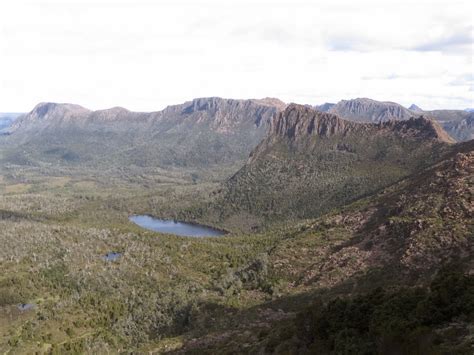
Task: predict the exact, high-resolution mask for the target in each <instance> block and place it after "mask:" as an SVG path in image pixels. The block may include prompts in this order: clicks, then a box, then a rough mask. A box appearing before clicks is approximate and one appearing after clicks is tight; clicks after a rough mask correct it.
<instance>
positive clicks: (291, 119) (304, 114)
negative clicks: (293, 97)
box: [270, 104, 357, 140]
mask: <svg viewBox="0 0 474 355" xmlns="http://www.w3.org/2000/svg"><path fill="white" fill-rule="evenodd" d="M356 126H357V124H355V123H352V122H348V121H345V120H343V119H341V118H339V117H338V116H336V115H334V114H331V113H325V112H321V111H317V110H314V109H312V108H310V107H307V106H303V105H297V104H290V105H289V106H288V107H287V108H286V109H285V111H283V112H281V113H280V114H278V115H277V116H276V117H275V119H274V120H273V122H272V125H271V129H270V134H271V135H274V136H279V137H286V138H290V139H293V140H297V139H299V138H302V137H306V136H321V137H329V136H333V135H337V134H345V133H346V132H347V130H350V129H352V128H355V127H356Z"/></svg>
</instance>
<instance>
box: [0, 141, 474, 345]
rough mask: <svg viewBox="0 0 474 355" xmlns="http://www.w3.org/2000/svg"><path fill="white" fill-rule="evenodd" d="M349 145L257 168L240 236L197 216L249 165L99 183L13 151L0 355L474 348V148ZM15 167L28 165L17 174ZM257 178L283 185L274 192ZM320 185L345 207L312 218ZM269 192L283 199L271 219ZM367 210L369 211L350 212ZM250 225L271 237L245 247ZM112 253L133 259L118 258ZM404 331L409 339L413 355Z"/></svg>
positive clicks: (134, 172) (3, 155)
mask: <svg viewBox="0 0 474 355" xmlns="http://www.w3.org/2000/svg"><path fill="white" fill-rule="evenodd" d="M4 143H5V142H4ZM336 143H340V142H335V141H333V140H331V139H327V140H325V141H324V142H323V143H318V144H317V145H315V146H314V147H313V148H314V150H313V151H312V155H311V157H312V158H314V160H315V161H316V162H317V163H312V162H311V159H310V157H308V156H304V155H299V153H298V154H295V155H291V157H294V158H295V159H294V160H293V162H290V163H286V164H277V163H274V162H268V164H267V163H264V164H262V165H260V164H258V167H259V168H258V169H256V170H253V169H254V168H253V167H251V168H244V169H243V170H242V171H241V172H239V173H238V175H237V177H240V176H242V174H244V175H245V172H248V171H250V172H252V173H253V172H255V171H256V172H258V174H256V175H255V176H256V177H255V179H254V180H252V179H250V177H249V179H250V180H251V181H255V182H258V186H255V187H254V189H253V190H251V193H249V194H236V195H235V196H237V197H236V198H235V199H229V200H228V202H229V201H230V202H231V203H234V204H235V205H236V206H237V205H239V206H245V204H244V202H245V201H244V200H245V199H246V198H247V197H258V199H255V200H253V201H250V206H253V207H252V208H249V209H247V215H245V214H241V215H239V214H236V216H235V219H234V220H223V219H219V218H216V215H212V214H208V212H209V210H207V209H205V208H203V207H202V206H204V207H206V208H207V207H209V206H211V205H212V204H213V203H216V201H219V198H221V197H222V195H221V193H223V192H225V189H226V188H228V186H227V187H226V186H224V188H223V185H222V184H221V183H220V181H222V180H224V179H225V178H226V175H227V174H228V172H229V171H230V169H231V167H232V166H234V167H235V165H237V164H238V162H236V161H235V162H233V163H232V164H231V165H227V163H226V164H224V165H213V164H211V165H209V166H207V167H206V168H199V167H194V166H190V167H184V166H180V167H173V168H172V167H166V168H160V167H156V166H147V165H143V166H140V165H134V164H130V165H126V166H117V165H116V162H117V161H113V160H111V161H110V162H109V163H108V164H109V165H105V166H103V167H96V166H95V165H94V164H88V163H84V161H82V160H79V161H76V162H74V163H70V164H69V163H64V161H62V160H59V161H56V162H54V160H48V159H45V160H42V159H39V160H38V159H36V158H35V156H34V155H30V153H31V152H28V151H27V152H26V153H25V152H22V151H15V150H13V149H12V148H11V147H6V146H5V145H3V146H1V149H0V161H1V163H2V164H1V165H0V190H1V193H2V198H1V199H0V244H1V246H2V248H0V268H1V270H2V273H1V275H0V351H1V352H3V353H61V354H62V353H84V352H86V353H106V352H110V353H115V352H151V353H160V352H167V351H177V352H180V351H181V352H189V353H193V352H194V353H206V352H208V353H216V352H219V353H226V352H228V353H235V352H240V353H258V352H271V351H275V352H285V351H286V352H296V351H305V350H306V351H315V350H319V351H321V352H331V351H333V352H336V353H340V352H349V351H356V350H357V351H358V352H364V351H365V352H369V353H370V352H377V351H378V352H384V350H385V349H389V347H390V346H392V345H393V346H394V347H398V348H399V349H402V350H401V351H403V350H406V349H413V348H416V347H417V346H418V347H419V349H422V350H425V349H428V350H430V351H431V350H433V351H438V350H439V351H440V352H450V351H464V350H465V349H468V347H469V346H470V343H469V342H470V341H471V340H470V339H472V333H473V328H472V318H470V317H472V292H473V285H472V282H473V281H472V276H469V271H470V270H471V266H470V265H471V262H472V250H473V245H474V243H473V242H474V241H473V239H472V236H473V235H474V224H473V221H474V218H473V213H474V211H473V210H472V200H473V199H472V194H473V184H474V181H473V177H474V172H473V166H474V155H473V154H474V153H473V145H472V144H473V143H472V142H470V143H469V142H468V143H465V144H463V145H456V146H454V147H450V148H449V149H448V148H446V146H445V145H439V146H438V145H427V146H426V147H427V148H426V150H425V149H424V148H420V149H416V144H415V143H414V142H412V141H411V142H410V141H395V142H392V143H393V144H392V143H389V142H388V141H386V140H380V141H378V140H377V144H378V145H377V146H371V145H364V144H360V145H357V142H356V141H350V140H349V141H347V144H349V145H345V146H342V145H340V146H338V145H337V144H336ZM338 147H339V148H340V149H339V148H338ZM351 147H352V148H351ZM348 149H349V151H348ZM351 150H352V151H351ZM400 151H401V152H402V153H403V154H402V153H401V152H400ZM15 152H16V153H18V156H20V155H22V154H27V155H28V159H27V161H24V160H21V159H18V160H15V159H12V156H16V155H15V154H16V153H15ZM275 152H276V154H281V155H280V156H281V157H284V156H285V155H286V154H287V155H288V156H290V154H293V153H294V152H292V151H289V150H288V149H286V148H285V147H281V150H279V151H275ZM14 153H15V154H14ZM374 154H375V155H374ZM377 154H382V155H383V157H381V156H379V157H378V158H377ZM300 158H301V159H300ZM417 159H419V160H421V159H423V163H422V164H418V163H417V161H416V160H417ZM438 159H439V160H441V161H440V162H438V163H436V164H434V165H430V164H431V163H432V162H434V161H437V160H438ZM269 161H270V160H269ZM372 161H376V162H377V163H373V162H372ZM292 164H296V165H292ZM298 164H303V166H302V168H301V170H298V166H301V165H298ZM223 166H225V167H226V169H223ZM262 167H269V169H270V170H269V171H270V173H272V172H275V171H276V172H278V174H273V175H272V174H270V175H265V176H270V177H271V179H270V180H266V181H264V180H262V176H264V175H261V173H262V172H264V171H263V170H260V169H261V168H262ZM275 167H276V168H275ZM388 167H391V168H390V170H388V171H385V172H382V171H381V169H382V168H388ZM425 167H426V168H425ZM285 169H286V170H285ZM295 171H296V174H295ZM299 171H300V172H301V173H298V172H299ZM266 174H268V172H266ZM351 174H353V175H354V176H355V177H357V179H356V180H357V183H355V184H351V183H350V181H351V178H350V176H351ZM409 174H411V175H409ZM408 175H409V177H407V178H405V177H406V176H408ZM337 176H340V178H336V177H337ZM316 177H317V178H316ZM287 178H288V179H289V180H287V181H286V185H285V184H284V183H283V182H284V180H285V179H287ZM278 179H282V183H281V185H278V184H276V185H273V186H277V188H278V189H279V190H281V191H272V188H271V186H270V184H275V183H277V182H278ZM399 179H400V181H398V182H396V183H395V184H393V185H390V186H386V185H389V184H390V183H392V182H395V181H396V180H399ZM230 181H235V180H230ZM239 181H243V180H239ZM246 182H248V181H246ZM318 182H319V183H320V184H321V186H324V188H322V189H321V188H320V187H319V190H317V191H319V192H318V193H320V194H321V196H325V194H327V191H329V190H330V189H333V188H336V190H334V189H333V191H339V193H340V195H333V196H332V197H333V198H335V197H338V196H339V197H340V199H335V200H334V201H337V203H334V204H329V205H328V206H327V207H325V208H324V209H321V205H319V204H317V203H316V204H312V203H311V201H312V199H314V195H313V196H310V197H306V196H305V193H306V191H308V189H313V190H312V191H313V192H314V191H315V190H314V189H316V188H318V186H317V185H318ZM231 184H233V182H231ZM266 184H268V185H266ZM287 184H290V187H288V188H286V186H287ZM298 184H300V186H299V187H298ZM368 184H370V186H369V187H367V185H368ZM240 186H241V187H244V184H242V185H240ZM246 186H248V185H246ZM366 187H367V188H366ZM219 189H223V190H222V191H221V192H217V194H216V191H219ZM285 189H287V190H288V191H283V190H285ZM235 191H237V190H235ZM356 191H357V193H356ZM287 193H288V195H285V194H287ZM372 193H375V194H372ZM271 194H279V195H278V196H281V195H282V194H283V195H284V196H286V197H287V198H286V199H283V200H279V201H280V202H279V203H274V204H273V205H271V204H270V205H267V203H268V202H269V201H271V200H272V199H273V197H271V198H268V199H267V197H268V196H270V195H271ZM291 194H293V197H294V200H291V199H290V195H291ZM354 194H356V195H357V197H361V198H359V199H357V200H356V201H354V202H352V203H350V204H347V205H346V203H347V202H350V201H352V200H354V199H355V197H352V195H354ZM330 195H331V194H327V196H326V197H325V199H323V200H324V201H327V202H328V203H329V201H331V196H330ZM229 196H230V195H229ZM244 196H246V197H244ZM271 196H274V195H271ZM275 196H276V195H275ZM220 201H221V202H222V201H223V200H220ZM313 201H314V200H313ZM316 201H318V200H316ZM217 206H218V208H217V209H215V210H213V211H216V210H217V211H218V210H219V209H221V210H222V211H223V212H224V213H227V212H228V211H232V210H234V209H233V208H234V207H235V206H229V205H224V204H220V205H217ZM199 208H203V209H202V210H199ZM329 209H331V210H330V211H329ZM242 210H243V209H242ZM270 210H274V211H275V212H276V214H275V215H270V214H268V212H269V211H270ZM290 211H294V212H295V213H294V214H291V213H290ZM298 211H300V212H298ZM285 213H288V214H285ZM131 214H152V215H159V216H165V217H170V218H176V217H181V216H182V217H184V218H189V219H193V218H195V217H196V216H198V217H199V220H200V221H201V222H204V223H206V224H215V225H216V226H218V227H224V228H228V229H230V230H231V232H232V233H231V234H229V235H226V236H224V237H220V238H200V239H194V238H184V237H176V236H171V235H163V234H158V233H153V232H149V231H146V230H143V229H141V228H139V227H138V226H136V225H134V224H133V223H131V222H130V221H129V220H128V217H129V216H130V215H131ZM275 216H276V217H275ZM315 216H318V217H317V218H313V217H315ZM247 217H248V218H247ZM304 217H308V218H304ZM223 222H224V223H223ZM254 225H259V226H261V227H260V231H259V232H258V233H248V232H239V229H251V228H252V226H254ZM234 226H236V227H239V228H234ZM241 226H244V228H241ZM262 226H263V227H265V228H262ZM110 252H118V253H121V256H120V257H119V258H117V259H116V260H113V261H112V260H107V259H106V258H105V255H106V254H107V253H110ZM453 262H457V263H458V264H459V265H460V268H459V270H457V269H455V268H453V267H450V266H449V265H452V263H453ZM443 265H444V266H446V268H445V271H443V272H439V269H440V268H441V267H442V266H443ZM433 310H435V311H436V312H434V311H433ZM402 327H404V328H405V330H406V333H407V334H408V335H409V337H408V338H407V339H403V340H401V339H399V335H400V334H401V332H402V329H403V328H402ZM425 340H426V341H425ZM471 343H472V341H471ZM398 348H397V349H398ZM428 350H427V351H428Z"/></svg>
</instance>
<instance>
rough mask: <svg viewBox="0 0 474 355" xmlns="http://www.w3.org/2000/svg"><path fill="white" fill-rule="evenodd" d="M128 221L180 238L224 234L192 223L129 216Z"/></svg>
mask: <svg viewBox="0 0 474 355" xmlns="http://www.w3.org/2000/svg"><path fill="white" fill-rule="evenodd" d="M130 220H131V221H132V222H133V223H135V224H138V225H139V226H140V227H142V228H145V229H148V230H152V231H154V232H160V233H166V234H174V235H179V236H182V237H218V236H221V235H224V234H225V232H223V231H220V230H218V229H214V228H211V227H206V226H201V225H199V224H194V223H186V222H177V221H173V220H165V219H158V218H153V217H150V216H131V217H130Z"/></svg>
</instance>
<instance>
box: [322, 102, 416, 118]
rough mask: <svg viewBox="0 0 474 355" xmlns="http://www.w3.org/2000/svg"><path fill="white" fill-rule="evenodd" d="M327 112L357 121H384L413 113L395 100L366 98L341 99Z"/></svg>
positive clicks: (406, 116)
mask: <svg viewBox="0 0 474 355" xmlns="http://www.w3.org/2000/svg"><path fill="white" fill-rule="evenodd" d="M329 112H331V113H334V114H336V115H339V116H340V117H343V118H345V119H348V120H351V121H357V122H384V121H388V120H406V119H409V118H410V117H412V116H413V113H412V112H411V111H410V110H408V109H406V108H405V107H403V106H402V105H399V104H397V103H395V102H388V101H387V102H383V101H375V100H371V99H367V98H359V99H353V100H342V101H339V102H338V103H337V104H336V105H334V106H333V107H331V109H330V110H329Z"/></svg>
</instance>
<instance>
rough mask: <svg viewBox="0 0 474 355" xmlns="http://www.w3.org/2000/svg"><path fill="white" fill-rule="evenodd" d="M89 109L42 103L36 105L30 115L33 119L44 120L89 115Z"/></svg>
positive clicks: (72, 105) (71, 105) (70, 105)
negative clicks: (81, 114) (55, 116)
mask: <svg viewBox="0 0 474 355" xmlns="http://www.w3.org/2000/svg"><path fill="white" fill-rule="evenodd" d="M88 112H90V111H89V110H88V109H86V108H84V107H82V106H79V105H74V104H58V103H54V102H41V103H39V104H38V105H36V106H35V107H34V108H33V110H32V111H31V112H30V113H29V114H28V115H30V116H31V117H32V118H37V119H42V118H46V117H51V116H54V115H57V114H61V115H64V114H66V113H69V114H74V113H88Z"/></svg>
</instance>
